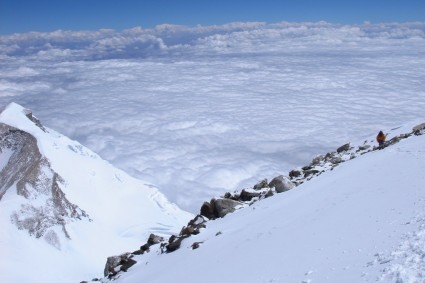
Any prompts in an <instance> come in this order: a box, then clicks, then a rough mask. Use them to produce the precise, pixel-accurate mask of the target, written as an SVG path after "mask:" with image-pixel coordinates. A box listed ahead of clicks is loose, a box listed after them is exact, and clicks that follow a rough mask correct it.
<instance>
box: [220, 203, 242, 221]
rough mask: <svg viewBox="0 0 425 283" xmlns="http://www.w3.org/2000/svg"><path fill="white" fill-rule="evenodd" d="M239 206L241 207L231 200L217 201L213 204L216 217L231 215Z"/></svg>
mask: <svg viewBox="0 0 425 283" xmlns="http://www.w3.org/2000/svg"><path fill="white" fill-rule="evenodd" d="M239 205H241V203H240V202H238V201H235V200H232V199H217V200H215V202H214V207H215V211H216V213H217V216H218V217H224V216H225V215H226V214H229V213H232V212H233V211H235V210H236V207H237V206H239Z"/></svg>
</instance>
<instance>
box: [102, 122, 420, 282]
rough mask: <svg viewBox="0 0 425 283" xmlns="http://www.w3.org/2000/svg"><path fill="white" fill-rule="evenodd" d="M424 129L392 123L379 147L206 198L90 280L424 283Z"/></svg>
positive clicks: (354, 149) (358, 148) (333, 155)
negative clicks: (182, 220)
mask: <svg viewBox="0 0 425 283" xmlns="http://www.w3.org/2000/svg"><path fill="white" fill-rule="evenodd" d="M424 134H425V123H422V124H419V125H417V126H415V127H413V129H412V128H410V127H398V128H395V129H392V130H390V131H389V132H388V137H389V140H387V142H386V143H385V145H384V146H380V147H378V146H374V145H373V144H371V143H372V142H373V143H375V141H374V139H371V140H366V141H364V142H363V143H361V144H359V145H351V144H345V145H343V146H341V147H340V148H338V149H337V150H336V151H335V152H330V153H328V154H326V155H319V156H317V157H315V158H314V159H313V160H312V162H311V163H310V164H309V165H307V166H304V167H302V168H297V169H294V170H292V171H290V172H289V177H284V176H278V177H276V178H274V179H273V180H272V181H271V182H268V181H267V180H263V181H261V182H259V183H258V184H256V185H255V186H254V187H253V188H250V189H243V190H242V191H240V192H235V193H234V194H232V193H226V194H225V196H224V197H221V198H217V199H212V200H211V201H210V202H209V203H208V202H206V203H204V205H203V206H202V208H201V211H200V215H198V216H196V217H195V218H193V219H192V220H191V221H189V223H188V225H187V226H185V227H183V228H182V230H181V231H180V234H178V235H173V236H171V237H170V238H169V239H164V238H163V237H160V236H157V235H154V234H151V235H150V237H149V239H148V240H147V242H146V243H145V244H144V245H142V246H141V247H140V249H137V250H135V251H133V252H127V253H123V254H121V255H118V256H112V257H109V258H108V261H107V263H106V266H105V269H104V275H105V278H104V279H96V281H99V280H100V281H102V282H110V281H117V282H124V283H131V282H139V280H146V282H171V281H176V282H183V281H185V282H199V281H201V280H202V281H203V282H217V280H218V279H217V277H219V278H220V282H303V283H307V282H376V281H381V282H412V283H413V282H424V280H425V274H424V273H423V272H424V271H425V268H424V264H425V260H424V258H423V256H422V254H423V253H424V252H425V249H424V247H423V243H424V242H425V236H424V235H425V192H424V191H423V184H424V181H425V178H424V177H423V174H422V173H421V172H423V170H424V169H425V160H424V157H425V150H424V142H425V135H424ZM366 153H368V154H367V155H366V156H363V155H364V154H366ZM358 157H361V158H358ZM356 158H358V159H356ZM354 159H356V160H354ZM351 160H353V161H352V162H349V163H345V162H346V161H351ZM341 164H343V166H341V167H338V170H334V169H335V168H336V167H337V166H339V165H341ZM328 171H333V172H332V173H329V174H324V175H323V176H322V178H315V177H318V176H319V175H321V174H323V173H326V172H328ZM312 179H314V180H313V181H311V182H307V181H310V180H312ZM304 183H305V184H304ZM281 192H287V193H285V194H281V195H279V196H277V197H275V198H271V199H270V198H269V197H271V196H273V195H275V194H276V193H281ZM266 198H267V200H268V201H264V202H258V201H259V200H262V199H266ZM243 208H244V209H243ZM235 211H237V212H238V213H235V214H231V215H229V216H227V217H226V218H223V219H218V218H222V217H224V216H226V215H227V214H228V213H231V212H235ZM212 219H217V220H216V221H210V220H212ZM176 250H179V251H178V252H175V251H176ZM195 250H196V251H195ZM170 253H172V254H170ZM166 254H170V255H166ZM161 270H166V271H167V272H161ZM250 271H251V272H250Z"/></svg>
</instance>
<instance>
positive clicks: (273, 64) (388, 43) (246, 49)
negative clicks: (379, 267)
mask: <svg viewBox="0 0 425 283" xmlns="http://www.w3.org/2000/svg"><path fill="white" fill-rule="evenodd" d="M424 30H425V23H408V24H376V25H373V24H369V23H365V24H364V25H359V26H342V25H333V24H329V23H324V22H320V23H285V22H283V23H277V24H271V25H268V24H264V23H234V24H229V25H223V26H198V27H184V26H170V25H162V26H158V27H156V28H154V29H142V28H134V29H130V30H125V31H122V32H116V31H112V30H99V31H81V32H70V31H57V32H54V33H29V34H17V35H13V36H6V37H0V58H2V60H1V61H0V74H1V79H0V106H1V105H3V106H5V105H6V104H7V103H9V102H10V101H15V102H17V103H20V104H22V105H23V106H25V107H27V108H30V109H33V111H34V113H35V114H36V115H37V116H38V117H39V118H40V119H41V120H42V122H44V123H45V124H46V126H48V127H50V128H53V129H55V130H57V131H59V132H62V133H64V134H66V135H68V136H70V137H71V138H74V139H77V140H78V141H80V142H81V143H83V144H84V145H87V146H89V147H90V148H91V149H93V150H94V151H95V152H97V153H99V154H100V155H101V156H102V157H104V158H106V159H108V160H109V161H110V162H112V163H113V164H114V165H116V166H118V167H120V168H122V169H124V170H126V171H127V172H129V173H130V174H132V175H134V176H136V177H139V178H142V179H144V180H146V181H148V182H151V183H154V184H155V185H158V186H159V187H160V188H161V190H162V191H163V192H164V193H165V194H166V195H167V196H168V197H169V198H170V199H171V200H172V201H175V202H178V204H180V205H182V206H183V208H185V209H189V210H191V211H192V212H196V210H197V209H198V208H199V206H200V204H201V203H202V202H203V201H205V200H207V199H208V198H209V197H212V196H216V195H218V194H221V193H224V192H225V191H231V190H234V189H239V188H241V187H244V186H250V185H253V184H254V183H255V182H257V181H258V180H259V179H263V178H266V177H267V178H272V177H274V176H275V175H277V174H282V173H285V172H287V171H288V170H289V169H292V168H293V167H295V166H301V165H305V164H306V163H307V162H308V161H310V160H309V159H310V157H312V156H314V155H316V154H319V153H324V152H325V151H328V150H330V149H335V148H336V147H337V146H339V145H341V144H343V143H346V142H348V141H350V140H351V139H352V138H353V137H358V136H369V135H370V134H371V133H374V132H375V131H378V130H380V129H385V128H388V127H392V126H394V125H396V124H398V123H404V122H406V121H409V120H411V119H416V118H417V117H424V116H425V112H424V109H425V99H424V98H425V92H424V88H423V86H424V85H423V82H424V81H425V55H424V52H423V50H425V35H424ZM3 59H4V60H3Z"/></svg>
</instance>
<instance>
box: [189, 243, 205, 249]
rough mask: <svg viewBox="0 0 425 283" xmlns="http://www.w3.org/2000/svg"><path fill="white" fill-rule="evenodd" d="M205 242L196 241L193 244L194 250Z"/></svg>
mask: <svg viewBox="0 0 425 283" xmlns="http://www.w3.org/2000/svg"><path fill="white" fill-rule="evenodd" d="M203 243H204V242H195V243H193V244H192V250H196V249H197V248H199V247H200V245H201V244H203Z"/></svg>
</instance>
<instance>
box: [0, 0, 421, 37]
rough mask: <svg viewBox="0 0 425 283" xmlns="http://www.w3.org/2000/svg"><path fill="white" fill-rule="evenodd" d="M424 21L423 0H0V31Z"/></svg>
mask: <svg viewBox="0 0 425 283" xmlns="http://www.w3.org/2000/svg"><path fill="white" fill-rule="evenodd" d="M320 20H324V21H328V22H331V23H342V24H355V23H362V22H364V21H370V22H372V23H377V22H408V21H425V1H424V0H352V1H351V0H350V1H344V0H339V1H338V0H280V1H279V0H139V1H137V0H0V34H3V35H4V34H11V33H23V32H29V31H54V30H57V29H62V30H74V31H76V30H95V29H100V28H111V29H115V30H122V29H126V28H132V27H135V26H141V27H143V28H150V27H153V26H155V25H158V24H164V23H167V24H181V25H188V26H194V25H197V24H200V25H213V24H218V25H219V24H224V23H229V22H235V21H262V22H267V23H275V22H281V21H289V22H302V21H310V22H317V21H320Z"/></svg>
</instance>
